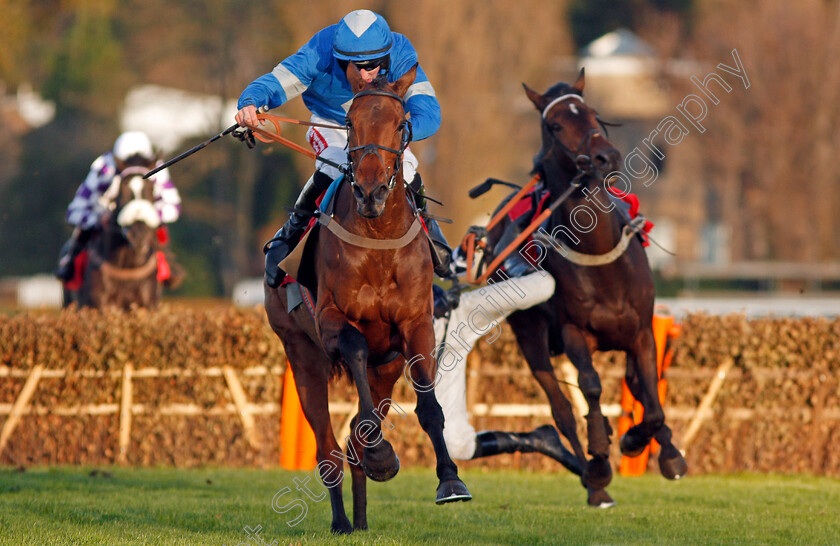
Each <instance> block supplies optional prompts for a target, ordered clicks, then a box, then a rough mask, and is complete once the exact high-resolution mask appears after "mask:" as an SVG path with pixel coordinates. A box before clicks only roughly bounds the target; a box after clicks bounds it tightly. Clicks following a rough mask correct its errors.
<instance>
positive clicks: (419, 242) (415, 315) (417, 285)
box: [264, 63, 472, 533]
mask: <svg viewBox="0 0 840 546" xmlns="http://www.w3.org/2000/svg"><path fill="white" fill-rule="evenodd" d="M416 71H417V68H416V66H415V67H414V68H412V69H411V70H409V71H408V72H407V73H406V74H405V75H403V76H402V77H401V78H399V79H398V80H397V81H396V82H394V83H388V82H387V81H385V79H384V78H378V79H375V80H373V81H372V82H365V81H364V79H363V78H362V76H361V73H360V72H359V70H358V68H356V66H355V65H354V64H353V63H349V65H348V67H347V79H348V81H349V82H350V86H351V89H352V91H353V93H354V98H353V101H352V103H351V105H350V108H349V111H348V113H347V118H346V124H347V130H348V152H349V158H350V169H349V171H348V172H347V173H346V176H345V178H347V179H349V180H345V181H344V182H342V183H341V185H340V186H339V188H338V190H337V192H336V194H335V196H334V197H333V200H334V211H333V214H332V216H331V217H330V216H328V215H326V214H322V215H320V216H319V223H320V224H321V225H320V226H319V230H318V232H317V233H315V234H314V237H315V238H316V241H317V242H315V243H312V242H311V239H312V237H310V242H309V244H314V256H315V258H314V273H313V276H314V278H315V279H316V283H315V286H314V287H313V288H314V292H315V302H314V305H313V313H312V314H313V315H314V324H313V323H312V319H311V318H309V317H307V316H305V315H307V314H308V311H306V307H307V305H300V306H298V307H297V308H296V309H294V310H290V309H289V305H288V304H289V299H290V296H289V294H290V292H289V291H288V289H289V288H290V286H286V287H284V286H281V287H279V288H276V289H273V288H270V287H269V286H268V285H267V284H266V285H265V286H264V288H265V307H266V313H267V315H268V320H269V323H270V324H271V327H272V328H273V330H274V331H275V333H276V334H277V335H278V336H279V337H280V339H281V340H282V341H283V345H284V346H285V348H286V351H287V354H288V357H289V362H290V365H291V366H292V370H293V372H294V377H295V382H296V385H297V391H298V394H299V396H300V401H301V405H302V406H303V412H304V415H305V416H306V419H307V420H308V421H309V423H310V424H311V425H312V428H313V430H314V432H315V440H316V444H317V450H316V458H317V460H318V472H319V475H320V477H321V480H322V481H323V482H324V484H325V485H326V486H327V488H328V489H329V496H330V504H331V508H332V523H331V526H330V528H331V530H332V532H334V533H351V532H352V531H353V530H354V529H356V530H363V529H367V515H366V503H367V500H366V482H365V477H366V476H367V477H369V478H371V479H373V480H376V481H385V480H388V479H391V478H392V477H393V476H394V475H396V473H397V471H398V470H399V459H398V458H397V456H396V454H395V453H394V450H393V448H392V447H391V444H390V443H388V441H387V440H385V439H384V438H383V437H382V423H383V420H384V422H386V423H387V424H388V426H389V427H390V428H394V426H393V425H392V424H391V422H390V421H389V420H387V419H386V415H387V413H388V411H389V409H390V407H391V400H390V396H391V393H392V391H393V387H394V384H395V383H396V381H397V380H398V379H399V377H400V376H401V375H405V377H406V378H407V379H408V380H409V381H411V383H412V385H413V387H414V389H415V391H416V394H417V408H416V413H417V416H418V420H419V422H420V425H421V427H422V428H423V430H424V431H425V432H426V433H427V434H428V435H429V438H430V439H431V441H432V445H433V446H434V451H435V456H436V458H437V468H436V470H437V476H438V478H439V480H440V483H439V485H438V489H437V495H436V499H435V502H436V503H438V504H443V503H447V502H454V501H459V500H469V499H471V498H472V497H471V496H470V494H469V491H468V490H467V488H466V486H465V485H464V483H463V482H462V481H461V480H460V479H459V478H458V471H457V467H456V465H455V463H454V462H453V461H452V459H451V458H450V457H449V454H448V453H447V450H446V444H445V442H444V438H443V412H442V410H441V407H440V405H439V404H438V402H437V400H436V399H435V395H434V384H433V383H434V377H435V372H436V363H435V360H434V346H435V340H434V331H433V326H432V320H433V319H432V259H431V254H430V252H429V242H428V239H427V238H426V237H425V236H424V235H423V233H422V231H420V224H419V219H418V217H417V214H416V211H415V210H414V208H413V204H412V203H413V201H411V200H410V199H409V196H407V194H406V188H405V184H404V181H403V176H402V153H403V151H404V150H405V148H406V146H408V143H409V141H410V139H411V129H410V121H409V120H408V119H407V118H406V113H405V110H404V103H403V97H404V95H405V93H406V91H407V90H408V88H409V86H410V85H411V84H412V83H413V81H414V78H415V76H416ZM347 182H349V183H347ZM418 235H419V236H418ZM302 244H304V243H302ZM295 284H296V283H295ZM292 287H293V285H292ZM298 290H301V288H298ZM304 292H305V291H304ZM298 294H300V292H299V293H298ZM304 297H306V296H305V295H304ZM342 371H343V372H347V373H348V374H349V376H350V378H351V379H352V380H353V382H354V384H355V386H356V390H357V392H358V397H359V408H358V413H357V414H356V416H355V417H354V418H353V420H352V422H351V435H350V437H349V438H348V443H347V457H346V458H345V457H344V456H343V454H342V453H341V450H340V448H339V445H338V443H337V442H336V439H335V435H334V433H333V429H332V426H331V423H330V414H329V406H328V383H329V381H330V378H331V376H333V375H336V374H339V373H341V372H342ZM344 460H348V461H349V463H350V470H351V476H352V491H353V524H352V525H351V524H350V521H349V520H348V519H347V516H346V514H345V511H344V504H343V500H342V495H341V484H342V481H343V471H342V468H343V461H344Z"/></svg>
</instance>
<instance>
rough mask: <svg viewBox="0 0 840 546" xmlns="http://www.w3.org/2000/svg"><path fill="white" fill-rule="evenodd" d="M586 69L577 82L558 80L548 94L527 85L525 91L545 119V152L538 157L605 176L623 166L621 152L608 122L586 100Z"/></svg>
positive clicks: (585, 173)
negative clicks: (610, 136)
mask: <svg viewBox="0 0 840 546" xmlns="http://www.w3.org/2000/svg"><path fill="white" fill-rule="evenodd" d="M584 83H585V80H584V72H583V69H581V71H580V74H579V75H578V78H577V80H576V81H575V83H574V84H572V85H569V84H567V83H563V82H560V83H557V84H555V85H553V86H552V87H551V88H550V89H549V90H548V91H546V92H545V94H544V95H541V94H539V93H537V92H536V91H534V90H533V89H531V88H530V87H528V86H527V85H525V84H524V83H523V84H522V86H523V87H524V88H525V93H526V94H527V95H528V98H529V99H530V100H531V102H532V103H534V106H535V107H536V109H537V111H538V112H540V116H541V118H542V141H543V142H542V144H543V146H542V151H541V152H540V155H539V156H538V160H540V161H544V160H545V159H547V158H548V157H549V156H553V158H554V160H555V161H556V162H557V163H558V164H559V166H560V168H562V169H564V170H565V171H567V172H570V173H575V174H576V175H579V174H583V175H591V176H590V178H591V177H600V178H601V179H603V177H604V176H606V175H607V174H609V173H611V172H613V171H616V170H617V169H618V168H619V162H620V160H621V154H620V153H619V151H618V150H617V149H616V148H615V146H613V145H612V143H611V142H610V141H609V140H607V135H606V130H605V129H604V122H603V121H601V120H600V119H599V118H598V113H597V112H596V111H595V110H594V109H593V108H591V107H589V106H588V105H587V104H586V103H585V102H583V87H584Z"/></svg>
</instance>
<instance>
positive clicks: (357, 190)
mask: <svg viewBox="0 0 840 546" xmlns="http://www.w3.org/2000/svg"><path fill="white" fill-rule="evenodd" d="M353 196H354V197H355V198H356V199H358V200H359V201H364V199H365V194H364V192H363V191H362V188H360V187H359V186H356V185H355V184H354V185H353Z"/></svg>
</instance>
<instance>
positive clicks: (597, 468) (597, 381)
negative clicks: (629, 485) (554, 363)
mask: <svg viewBox="0 0 840 546" xmlns="http://www.w3.org/2000/svg"><path fill="white" fill-rule="evenodd" d="M562 335H563V347H564V350H565V352H566V356H568V357H569V360H571V362H572V364H574V365H575V367H576V368H577V370H578V385H579V386H580V390H581V392H582V393H583V396H584V398H585V399H586V403H587V405H588V406H589V414H588V415H586V432H587V438H588V440H589V446H588V448H587V451H588V453H589V454H590V455H592V459H591V460H590V461H589V463H588V464H587V466H586V471H585V472H584V474H583V476H584V483H585V484H586V485H588V486H589V487H592V488H595V489H603V488H604V487H606V486H607V485H609V483H610V481H611V480H612V467H611V466H610V461H609V457H610V434H611V433H612V430H611V429H610V425H609V423H608V422H607V419H606V417H604V414H603V413H602V412H601V378H600V377H598V372H597V371H595V368H594V366H593V365H592V354H591V352H590V349H589V345H588V344H587V342H586V337H585V336H584V335H583V333H582V332H581V331H580V330H579V329H578V328H577V327H575V326H572V325H570V324H567V325H565V326H564V327H563V330H562Z"/></svg>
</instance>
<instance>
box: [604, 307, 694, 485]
mask: <svg viewBox="0 0 840 546" xmlns="http://www.w3.org/2000/svg"><path fill="white" fill-rule="evenodd" d="M679 335H680V326H679V325H678V324H675V323H674V318H673V317H666V316H660V315H654V316H653V338H654V340H655V342H656V371H657V375H658V376H659V384H658V385H657V387H658V389H657V390H658V391H659V402H660V403H661V404H664V403H665V395H666V393H667V390H668V380H667V379H664V378H663V377H662V376H663V374H664V373H665V371H666V370H667V369H668V368H669V367H670V365H671V361H672V359H673V357H674V353H673V351H672V350H671V349H670V348H668V340H670V339H675V338H677V337H679ZM666 349H667V350H666ZM621 411H622V415H621V417H619V418H618V435H619V437H621V435H622V434H624V433H625V432H627V430H629V429H630V427H632V426H633V425H638V424H639V423H641V422H642V417H644V413H645V409H644V407H643V406H642V404H641V402H639V401H638V400H636V399H635V398H633V395H632V394H631V393H630V389H629V388H627V383H626V381H625V380H624V379H622V380H621ZM658 452H659V444H657V443H656V440H651V443H650V445H649V446H647V447H646V448H645V450H644V451H643V452H642V453H641V454H639V455H638V456H637V457H625V456H622V457H621V463H620V464H619V469H618V471H619V473H620V474H621V475H622V476H641V475H642V474H644V473H645V471H646V470H647V463H648V458H649V457H650V454H651V453H658Z"/></svg>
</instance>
